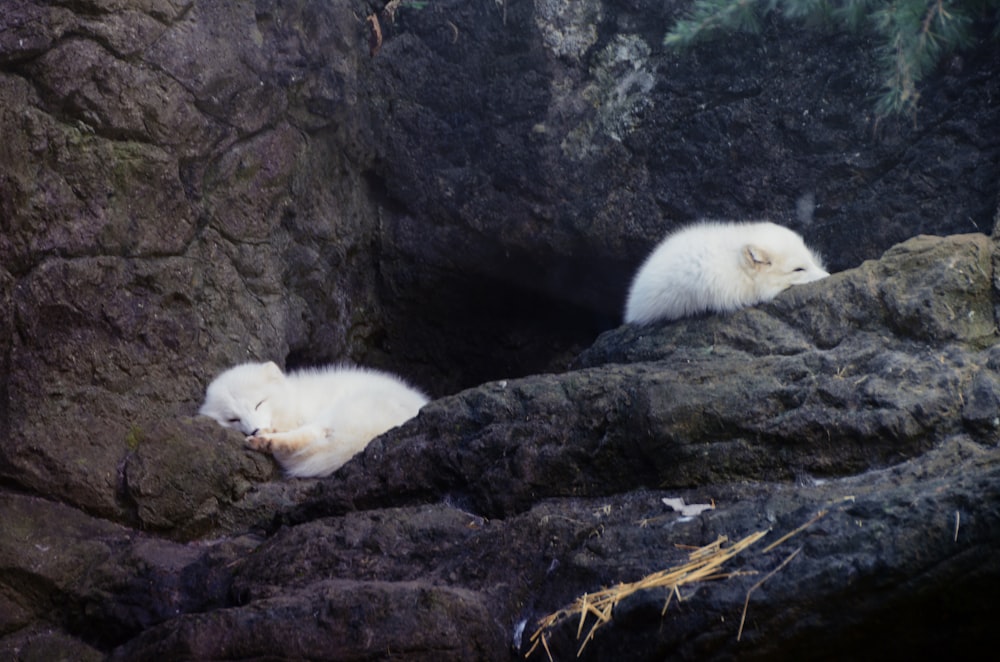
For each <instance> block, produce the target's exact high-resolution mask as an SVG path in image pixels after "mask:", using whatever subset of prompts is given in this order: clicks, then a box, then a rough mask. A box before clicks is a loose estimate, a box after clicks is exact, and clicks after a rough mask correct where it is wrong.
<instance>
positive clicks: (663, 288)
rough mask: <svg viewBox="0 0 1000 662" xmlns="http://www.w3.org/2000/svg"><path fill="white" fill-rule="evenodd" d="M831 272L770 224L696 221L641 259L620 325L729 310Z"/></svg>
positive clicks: (791, 236)
mask: <svg viewBox="0 0 1000 662" xmlns="http://www.w3.org/2000/svg"><path fill="white" fill-rule="evenodd" d="M829 275H830V274H828V273H827V272H826V270H825V269H824V268H823V262H822V261H821V260H820V258H819V256H818V255H817V254H816V253H814V252H812V251H811V250H809V248H807V247H806V245H805V243H804V242H803V241H802V237H801V236H799V235H798V234H797V233H796V232H794V231H792V230H789V229H788V228H786V227H782V226H780V225H775V224H774V223H770V222H767V221H761V222H758V223H712V222H702V223H695V224H694V225H689V226H687V227H685V228H683V229H681V230H678V231H676V232H674V233H671V234H669V235H667V236H666V237H665V238H664V239H663V241H661V242H660V243H659V244H658V245H657V246H656V248H655V249H653V252H652V253H650V255H649V257H648V258H646V261H645V262H644V263H643V265H642V267H640V268H639V271H638V273H636V275H635V279H634V280H633V281H632V287H631V288H630V290H629V293H628V300H627V301H626V303H625V322H626V323H632V324H648V323H650V322H655V321H657V320H676V319H680V318H681V317H687V316H689V315H697V314H699V313H704V312H717V313H724V312H731V311H734V310H738V309H740V308H743V307H744V306H752V305H754V304H757V303H761V302H763V301H769V300H771V299H773V298H774V297H776V296H778V294H780V293H781V292H782V291H784V290H786V289H788V288H789V287H791V286H792V285H800V284H802V283H811V282H812V281H814V280H819V279H821V278H826V277H827V276H829Z"/></svg>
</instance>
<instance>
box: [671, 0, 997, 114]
mask: <svg viewBox="0 0 1000 662" xmlns="http://www.w3.org/2000/svg"><path fill="white" fill-rule="evenodd" d="M779 8H780V14H781V16H782V17H783V18H784V19H785V20H790V21H797V22H800V23H802V22H804V23H808V24H824V25H827V26H830V27H843V28H847V29H849V30H852V31H856V32H859V31H866V30H867V31H873V32H875V33H876V34H878V35H879V37H880V38H881V42H880V43H879V44H878V45H877V46H876V48H877V49H878V53H879V61H880V63H881V67H882V70H883V74H882V75H883V87H884V88H885V91H884V93H883V95H882V97H881V98H880V99H879V101H878V102H877V104H876V109H877V112H878V113H879V114H880V115H889V114H895V113H903V112H913V111H915V109H916V105H917V102H918V100H919V99H920V92H919V90H918V84H919V83H920V81H921V80H922V79H923V78H924V77H925V76H926V75H927V74H929V73H930V72H931V71H933V70H934V68H935V67H936V66H937V65H938V63H939V62H940V61H941V60H942V58H944V56H945V55H947V54H948V53H950V52H952V51H954V50H956V49H963V48H969V47H970V46H972V44H973V43H974V39H973V37H972V27H973V25H974V24H975V22H976V20H975V19H974V17H978V19H979V20H980V21H992V22H993V23H994V24H995V26H996V27H995V30H994V39H996V38H998V35H1000V0H695V3H694V6H693V7H692V9H691V11H690V12H689V13H688V14H687V15H686V16H685V17H684V18H682V19H681V20H679V21H677V22H676V23H675V24H674V26H673V27H672V28H671V29H670V31H669V32H667V35H666V36H665V37H664V39H663V43H664V45H665V46H669V47H673V48H685V47H689V46H692V45H694V44H696V43H698V42H700V41H704V40H707V39H711V38H713V37H717V36H719V35H721V34H727V33H732V32H749V33H752V34H758V33H760V30H761V24H762V21H763V19H764V18H765V17H766V16H767V15H768V14H770V13H771V12H772V11H775V10H778V9H779ZM991 14H992V15H991ZM990 15H991V16H990Z"/></svg>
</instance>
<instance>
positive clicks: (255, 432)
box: [250, 428, 260, 437]
mask: <svg viewBox="0 0 1000 662" xmlns="http://www.w3.org/2000/svg"><path fill="white" fill-rule="evenodd" d="M258 432H260V428H254V429H253V431H251V432H250V436H251V437H256V436H257V433H258Z"/></svg>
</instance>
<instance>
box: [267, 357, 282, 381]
mask: <svg viewBox="0 0 1000 662" xmlns="http://www.w3.org/2000/svg"><path fill="white" fill-rule="evenodd" d="M264 374H265V375H267V378H268V379H270V380H273V381H278V380H281V379H284V377H285V374H284V373H283V372H281V368H279V367H278V364H277V363H275V362H274V361H268V362H267V363H265V364H264Z"/></svg>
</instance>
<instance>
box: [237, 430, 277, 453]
mask: <svg viewBox="0 0 1000 662" xmlns="http://www.w3.org/2000/svg"><path fill="white" fill-rule="evenodd" d="M244 443H246V445H247V448H251V449H253V450H255V451H260V452H262V453H270V452H271V451H272V450H273V445H274V444H273V442H272V441H271V440H270V439H268V438H267V437H266V436H265V435H262V434H258V435H255V436H253V437H247V438H246V441H245V442H244Z"/></svg>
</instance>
